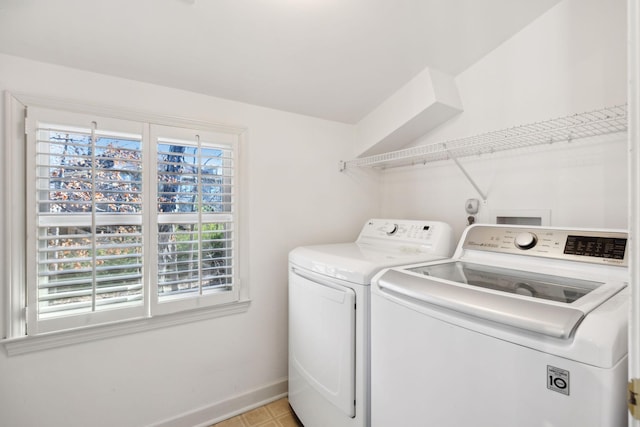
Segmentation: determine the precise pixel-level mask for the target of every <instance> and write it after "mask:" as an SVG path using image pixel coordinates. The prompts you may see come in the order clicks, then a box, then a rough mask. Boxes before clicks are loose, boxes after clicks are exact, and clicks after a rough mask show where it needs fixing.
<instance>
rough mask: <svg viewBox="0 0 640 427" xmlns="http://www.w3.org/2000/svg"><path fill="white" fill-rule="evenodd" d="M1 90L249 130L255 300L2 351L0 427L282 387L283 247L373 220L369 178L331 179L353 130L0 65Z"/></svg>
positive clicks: (202, 407)
mask: <svg viewBox="0 0 640 427" xmlns="http://www.w3.org/2000/svg"><path fill="white" fill-rule="evenodd" d="M122 65H123V66H126V64H122ZM0 90H9V91H14V92H26V93H30V94H34V95H41V96H47V97H56V98H65V99H71V100H76V101H81V102H88V103H91V104H98V105H105V106H111V107H122V108H125V109H128V110H139V111H143V112H147V113H152V114H161V115H169V116H180V117H185V118H190V119H196V120H203V121H210V122H216V123H220V122H221V123H227V124H232V125H240V126H246V127H247V128H248V144H247V145H248V165H247V166H248V168H249V177H248V178H249V188H248V191H249V192H250V196H249V197H250V200H249V206H248V209H249V229H248V230H249V241H250V259H249V260H248V262H249V263H250V279H251V280H250V283H249V286H250V289H251V291H250V296H251V300H252V302H251V306H250V308H249V310H248V312H247V313H243V314H239V315H234V316H229V317H224V318H218V319H213V320H209V321H200V322H194V323H190V324H187V325H182V326H175V327H171V328H167V329H163V330H155V331H150V332H145V333H137V334H132V335H126V336H122V337H118V338H113V339H105V340H102V341H97V342H89V343H83V344H77V345H73V346H68V347H65V348H58V349H51V350H46V351H39V352H35V353H29V354H25V355H20V356H12V357H8V356H7V355H6V354H5V352H4V351H1V350H0V425H2V426H8V427H9V426H16V427H17V426H44V425H46V426H51V427H63V426H64V427H71V426H95V427H98V426H109V427H111V426H119V427H127V426H132V427H139V426H143V425H152V424H158V423H160V422H162V421H166V420H168V419H171V418H175V417H180V416H183V415H185V414H186V413H188V412H190V411H196V415H203V414H204V415H209V416H219V415H222V412H224V410H225V408H227V406H225V405H222V404H220V403H221V402H225V401H227V400H229V399H232V400H233V399H236V398H237V399H236V400H234V401H233V402H236V403H238V402H241V403H242V402H245V401H246V404H252V403H255V402H253V401H252V399H254V400H255V398H256V396H262V397H263V398H265V397H264V395H265V393H266V394H269V393H271V394H273V393H274V392H283V391H286V377H287V323H286V322H287V253H288V251H289V250H291V249H292V248H294V247H295V246H298V245H301V244H308V243H322V242H334V241H342V240H353V239H354V238H355V237H356V235H357V233H358V232H359V230H360V227H361V226H362V224H363V223H364V221H365V220H366V219H367V218H368V217H370V216H373V215H375V214H376V213H377V209H378V203H377V196H376V194H377V189H376V188H375V187H374V185H373V184H374V181H373V180H372V179H370V178H369V177H367V175H366V174H364V173H360V174H356V175H355V176H354V175H345V174H340V173H338V162H339V160H341V159H345V158H348V156H349V153H351V150H352V146H351V142H352V140H353V135H354V129H353V127H352V126H347V125H344V124H339V123H334V122H329V121H323V120H317V119H313V118H309V117H304V116H299V115H294V114H289V113H283V112H278V111H274V110H270V109H265V108H259V107H255V106H249V105H245V104H240V103H235V102H229V101H225V100H221V99H216V98H212V97H207V96H202V95H198V94H194V93H189V92H184V91H179V90H173V89H169V88H164V87H159V86H154V85H150V84H144V83H139V82H134V81H128V80H123V79H118V78H112V77H107V76H103V75H98V74H92V73H87V72H83V71H79V70H73V69H68V68H62V67H57V66H52V65H47V64H43V63H38V62H33V61H29V60H24V59H20V58H16V57H11V56H6V55H0ZM1 134H2V135H4V133H1ZM5 208H6V206H4V203H3V201H0V212H4V210H5ZM3 222H4V220H3ZM1 233H2V232H0V241H2V240H3V239H2V234H1ZM4 259H5V257H4V256H2V254H1V253H0V269H4V266H3V265H2V262H3V260H4ZM3 287H6V284H3ZM0 295H2V294H1V293H0ZM0 298H2V297H0ZM4 309H5V304H4V302H3V301H0V310H4ZM0 318H4V316H0ZM0 327H1V328H2V330H4V325H0ZM243 396H244V399H245V400H243ZM267 397H269V396H267ZM218 404H220V405H218ZM231 406H233V405H231ZM198 411H200V412H198ZM123 413H124V414H125V415H123ZM192 415H193V414H192ZM197 418H198V417H197V416H195V417H193V416H192V417H191V418H189V420H190V421H189V422H191V423H193V420H197ZM174 424H175V425H179V423H174ZM167 425H170V423H169V424H167Z"/></svg>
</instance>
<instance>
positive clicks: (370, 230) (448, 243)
mask: <svg viewBox="0 0 640 427" xmlns="http://www.w3.org/2000/svg"><path fill="white" fill-rule="evenodd" d="M356 243H359V244H365V245H368V246H372V247H376V246H380V247H384V248H395V249H398V250H402V251H405V252H412V251H414V252H424V251H432V250H434V249H437V252H438V253H440V252H442V253H443V254H445V255H446V254H448V253H449V252H450V251H451V249H452V248H453V247H454V241H453V231H452V229H451V226H450V225H449V224H447V223H444V222H440V221H420V220H404V219H370V220H369V221H367V222H366V223H365V225H364V227H363V228H362V231H361V232H360V235H359V236H358V240H356Z"/></svg>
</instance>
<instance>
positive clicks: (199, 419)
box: [149, 378, 288, 427]
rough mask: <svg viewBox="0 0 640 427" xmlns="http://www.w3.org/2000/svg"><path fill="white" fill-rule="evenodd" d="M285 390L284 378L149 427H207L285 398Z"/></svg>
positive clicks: (286, 382)
mask: <svg viewBox="0 0 640 427" xmlns="http://www.w3.org/2000/svg"><path fill="white" fill-rule="evenodd" d="M287 390H288V381H287V379H286V378H284V379H282V380H279V381H276V382H275V383H272V384H268V385H266V386H264V387H261V388H258V389H255V390H251V391H249V392H247V393H244V394H241V395H238V396H234V397H231V398H229V399H227V400H223V401H222V402H217V403H214V404H212V405H209V406H204V407H202V408H198V409H195V410H193V411H190V412H185V413H184V414H180V415H178V416H176V417H172V418H169V419H166V420H164V421H160V422H158V423H154V424H151V425H150V426H149V427H185V426H191V427H208V426H210V425H212V424H215V423H218V422H220V421H224V420H226V419H228V418H231V417H234V416H236V415H239V414H242V413H244V412H247V411H250V410H252V409H255V408H257V407H259V406H262V405H266V404H267V403H270V402H273V401H274V400H278V399H280V398H282V397H285V396H286V395H287Z"/></svg>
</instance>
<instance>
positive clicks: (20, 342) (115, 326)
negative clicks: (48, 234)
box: [0, 92, 250, 355]
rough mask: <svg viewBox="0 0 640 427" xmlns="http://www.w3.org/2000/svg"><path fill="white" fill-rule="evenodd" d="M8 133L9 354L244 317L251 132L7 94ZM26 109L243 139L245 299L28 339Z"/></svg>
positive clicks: (244, 287) (243, 283)
mask: <svg viewBox="0 0 640 427" xmlns="http://www.w3.org/2000/svg"><path fill="white" fill-rule="evenodd" d="M4 104H5V105H4V107H5V134H4V141H5V144H4V161H5V164H4V188H3V190H4V194H5V197H6V199H5V204H6V206H5V224H3V226H4V231H5V243H4V245H5V271H4V275H3V277H4V284H5V285H4V286H3V292H4V296H5V298H4V300H5V304H4V307H3V309H4V311H5V317H4V319H3V320H4V331H3V332H4V335H3V339H2V340H0V343H2V344H3V345H4V346H5V349H6V350H7V354H9V355H15V354H23V353H28V352H32V351H40V350H44V349H48V348H55V347H61V346H66V345H71V344H77V343H81V342H86V341H92V340H98V339H104V338H109V337H115V336H120V335H125V334H130V333H137V332H142V331H146V330H153V329H158V328H163V327H168V326H173V325H178V324H183V323H189V322H194V321H200V320H205V319H212V318H216V317H221V316H227V315H232V314H237V313H242V312H245V311H247V310H248V308H249V306H250V299H249V286H248V283H249V277H248V272H249V269H248V264H249V263H248V255H249V249H248V233H247V232H246V230H247V228H248V213H247V209H246V207H247V206H248V186H247V179H246V178H247V168H246V167H245V166H246V164H247V163H246V159H245V154H244V153H245V151H246V149H245V146H246V134H247V129H246V128H245V127H239V126H229V125H221V124H213V123H208V122H201V121H195V120H189V119H183V118H178V117H169V116H160V115H154V114H147V113H141V112H136V111H128V110H123V109H115V108H109V107H102V106H96V105H87V104H84V103H79V102H75V101H68V100H60V99H50V98H43V97H39V96H36V95H30V94H24V93H11V92H5V96H4ZM26 106H35V107H44V108H52V109H61V110H68V111H74V112H81V113H88V114H96V115H102V116H106V117H112V118H116V119H125V120H137V121H142V122H147V123H152V124H159V125H168V126H176V127H186V128H197V129H203V130H211V131H216V132H227V133H233V134H235V135H237V137H238V140H239V148H238V160H239V164H240V165H241V167H240V173H239V175H238V176H237V179H238V185H239V186H240V187H241V188H242V191H241V192H240V195H239V199H238V201H237V204H238V211H239V217H238V224H239V229H238V239H239V248H238V258H237V259H238V262H237V268H238V269H239V278H240V280H239V282H238V283H237V284H236V285H237V286H238V287H239V298H238V300H237V301H234V302H231V303H227V304H220V305H216V306H212V307H206V308H198V309H192V310H185V311H182V312H178V313H172V314H166V315H156V316H153V317H148V318H141V319H136V320H128V321H119V322H113V323H109V324H104V325H96V326H89V327H86V328H77V329H72V330H67V331H59V332H51V333H47V334H42V335H36V336H27V335H26V329H25V319H26V317H27V316H26V313H24V312H20V308H21V307H24V301H25V298H26V289H25V285H24V284H25V280H26V279H25V272H26V259H25V257H26V244H25V239H24V232H25V230H26V223H25V222H26V221H25V215H24V214H25V208H24V195H25V180H24V177H23V175H21V174H22V173H24V171H23V168H15V167H13V162H14V160H13V159H15V158H16V156H21V154H22V155H23V154H24V153H17V152H16V150H24V144H21V143H20V142H21V141H24V138H25V136H24V133H25V123H24V109H25V107H26Z"/></svg>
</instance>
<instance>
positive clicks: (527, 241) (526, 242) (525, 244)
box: [513, 232, 538, 249]
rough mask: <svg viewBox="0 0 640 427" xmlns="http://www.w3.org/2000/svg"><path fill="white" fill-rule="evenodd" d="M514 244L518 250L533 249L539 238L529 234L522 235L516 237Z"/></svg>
mask: <svg viewBox="0 0 640 427" xmlns="http://www.w3.org/2000/svg"><path fill="white" fill-rule="evenodd" d="M513 243H514V244H515V245H516V248H518V249H531V248H532V247H534V246H535V245H536V243H538V237H537V236H536V235H535V234H533V233H529V232H525V233H520V234H518V235H517V236H516V238H515V240H514V242H513Z"/></svg>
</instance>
